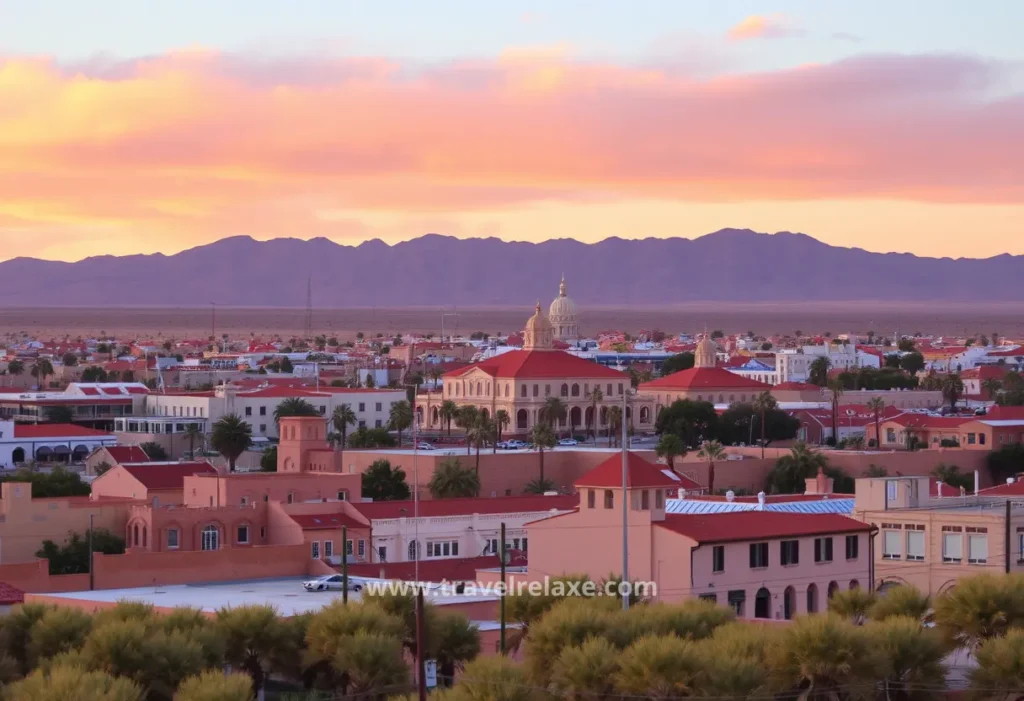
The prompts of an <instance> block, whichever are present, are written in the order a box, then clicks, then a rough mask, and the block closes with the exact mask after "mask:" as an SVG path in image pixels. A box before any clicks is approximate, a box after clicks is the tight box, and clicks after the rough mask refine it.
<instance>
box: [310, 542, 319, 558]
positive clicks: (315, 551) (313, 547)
mask: <svg viewBox="0 0 1024 701" xmlns="http://www.w3.org/2000/svg"><path fill="white" fill-rule="evenodd" d="M310 556H311V557H312V558H313V559H314V560H319V559H320V541H318V540H314V541H313V542H312V543H310Z"/></svg>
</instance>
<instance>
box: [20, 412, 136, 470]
mask: <svg viewBox="0 0 1024 701" xmlns="http://www.w3.org/2000/svg"><path fill="white" fill-rule="evenodd" d="M116 443H117V437H116V436H114V434H113V433H111V432H109V431H100V430H96V429H92V428H86V427H84V426H76V425H74V424H20V423H15V422H13V421H0V468H3V469H13V468H15V467H17V466H19V465H24V464H26V463H29V462H32V461H35V462H40V463H50V462H64V463H67V462H82V461H83V460H85V458H86V457H87V456H88V455H89V454H90V453H91V452H93V451H94V450H96V449H97V448H100V447H103V446H113V445H115V444H116Z"/></svg>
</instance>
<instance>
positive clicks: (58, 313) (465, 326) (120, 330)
mask: <svg viewBox="0 0 1024 701" xmlns="http://www.w3.org/2000/svg"><path fill="white" fill-rule="evenodd" d="M1021 310H1022V307H1021V305H1020V304H1014V303H992V304H987V305H985V306H981V305H977V304H958V303H948V302H936V303H934V304H927V303H893V302H877V301H873V302H817V303H807V304H798V303H771V302H759V303H746V304H739V303H722V302H707V303H696V302H695V303H691V304H686V305H676V306H671V307H629V308H626V307H608V306H604V307H599V306H595V307H586V306H583V305H580V309H579V321H580V330H581V332H582V333H583V334H585V335H593V334H595V333H597V332H599V331H602V330H606V329H622V330H626V331H631V332H635V331H639V330H641V329H661V330H663V331H666V332H669V333H674V332H679V331H686V332H696V331H701V330H703V329H704V328H705V327H706V328H708V329H722V330H724V331H725V332H727V333H743V332H746V331H753V332H754V333H757V334H765V335H770V334H776V333H793V332H794V331H796V330H797V329H799V330H801V331H803V332H805V333H810V332H816V333H823V332H826V331H829V332H831V333H833V334H840V333H847V332H865V331H868V330H873V331H875V332H876V333H879V334H887V335H888V334H892V333H894V332H896V331H897V330H898V331H900V332H901V333H908V334H913V333H917V332H920V333H924V334H947V335H953V334H964V333H971V334H975V333H984V334H991V333H992V332H998V333H999V335H1000V336H1003V337H1015V338H1021V337H1024V315H1022V314H1021ZM443 311H444V313H445V315H446V316H445V319H444V323H445V330H446V333H452V332H453V331H454V332H456V333H464V334H469V333H471V332H473V331H485V332H488V333H492V334H493V333H497V332H502V333H509V332H513V331H517V330H519V329H521V328H522V326H523V322H525V321H526V319H527V317H528V316H529V315H530V314H531V313H532V310H531V309H523V308H520V307H514V308H512V307H502V308H481V307H468V308H467V307H462V308H455V307H446V308H445V309H444V310H443ZM441 314H442V309H441V308H438V307H430V308H427V307H418V308H416V307H410V308H370V309H366V308H358V309H352V308H350V309H314V310H313V330H314V333H316V334H324V335H327V336H331V335H334V336H337V337H338V338H340V339H343V340H344V339H347V338H352V337H353V336H354V335H355V334H356V332H359V331H362V332H363V333H366V334H377V333H384V334H387V335H393V334H396V333H434V334H435V335H439V334H440V332H441ZM213 322H214V320H213V318H212V314H211V309H210V308H209V307H206V308H183V307H113V306H112V307H104V308H97V307H87V308H86V307H82V308H75V307H60V308H57V307H52V308H28V307H7V308H0V335H4V336H6V335H7V334H9V333H16V334H19V335H20V334H21V333H23V332H24V333H27V334H28V335H29V336H32V337H36V338H43V339H50V338H62V337H64V336H65V335H67V336H70V337H72V338H75V337H78V336H83V337H90V336H97V335H99V334H101V333H104V332H105V333H106V334H112V335H115V336H117V337H126V336H153V337H157V338H195V337H206V336H209V335H210V333H211V329H212V328H213ZM304 324H305V310H303V309H287V308H241V307H217V310H216V332H217V335H220V334H224V333H226V334H229V335H230V336H231V337H233V338H238V337H240V336H250V335H255V336H257V337H265V336H269V335H272V334H280V335H282V336H286V337H287V336H292V335H296V334H301V333H302V330H303V328H304Z"/></svg>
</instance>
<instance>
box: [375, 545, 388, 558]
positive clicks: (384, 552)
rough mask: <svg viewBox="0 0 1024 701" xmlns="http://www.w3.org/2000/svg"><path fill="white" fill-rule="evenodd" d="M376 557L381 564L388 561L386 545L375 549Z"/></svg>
mask: <svg viewBox="0 0 1024 701" xmlns="http://www.w3.org/2000/svg"><path fill="white" fill-rule="evenodd" d="M377 557H378V558H380V561H381V562H387V561H388V547H387V546H386V545H382V546H380V547H379V548H377Z"/></svg>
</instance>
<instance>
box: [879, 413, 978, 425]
mask: <svg viewBox="0 0 1024 701" xmlns="http://www.w3.org/2000/svg"><path fill="white" fill-rule="evenodd" d="M978 418H980V417H977V416H928V415H927V414H900V415H899V416H894V417H892V418H891V419H884V421H886V422H892V423H897V424H899V425H900V426H905V427H907V428H921V429H940V428H956V427H957V426H960V425H961V424H965V423H967V422H968V421H974V420H975V419H978Z"/></svg>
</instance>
